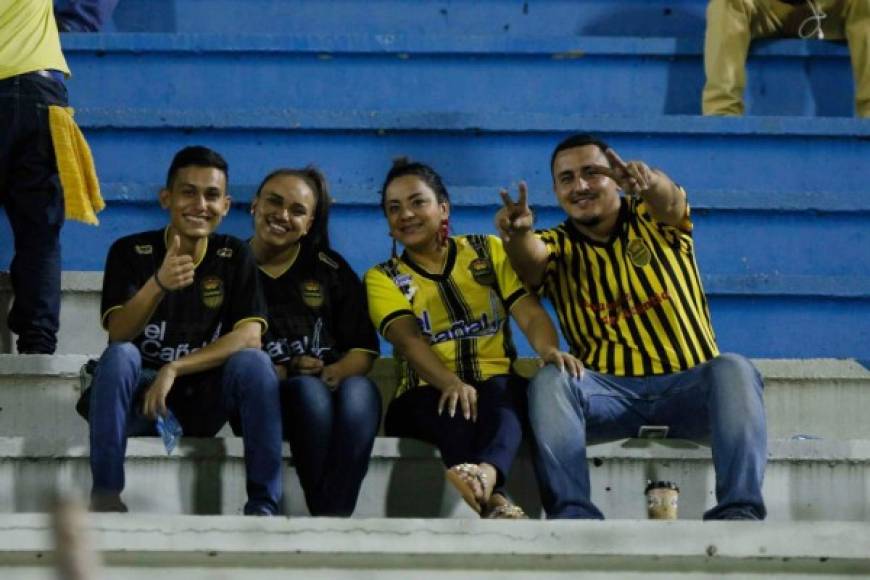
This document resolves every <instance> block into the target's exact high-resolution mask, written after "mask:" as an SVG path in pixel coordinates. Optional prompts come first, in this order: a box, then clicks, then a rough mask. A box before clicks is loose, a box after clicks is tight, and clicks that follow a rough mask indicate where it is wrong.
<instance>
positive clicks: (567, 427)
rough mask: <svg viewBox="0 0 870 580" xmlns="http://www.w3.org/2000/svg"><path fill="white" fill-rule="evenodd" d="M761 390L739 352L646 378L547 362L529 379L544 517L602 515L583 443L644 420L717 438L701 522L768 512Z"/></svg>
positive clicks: (673, 431)
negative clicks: (711, 491)
mask: <svg viewBox="0 0 870 580" xmlns="http://www.w3.org/2000/svg"><path fill="white" fill-rule="evenodd" d="M763 389H764V385H763V383H762V379H761V375H759V373H758V371H757V370H756V369H755V367H753V366H752V363H750V362H749V361H748V360H747V359H746V358H744V357H742V356H740V355H735V354H722V355H720V356H718V357H716V358H714V359H712V360H710V361H707V362H706V363H703V364H700V365H698V366H696V367H694V368H692V369H689V370H687V371H684V372H681V373H673V374H669V375H660V376H649V377H641V378H631V377H614V376H609V375H603V374H600V373H596V372H593V371H590V370H588V369H587V370H585V371H584V373H583V376H582V377H581V378H580V379H573V378H571V377H569V376H568V375H567V374H565V373H560V372H559V370H558V369H556V368H555V367H553V366H547V367H544V368H543V369H541V370H540V371H539V372H538V373H537V374H536V375H535V377H534V378H533V379H532V381H531V383H530V386H529V417H530V420H531V425H532V431H533V433H534V436H535V447H536V453H535V456H536V457H535V468H536V471H537V475H538V480H539V484H540V487H541V499H542V502H543V504H544V509H545V510H546V512H547V517H549V518H599V519H603V517H604V516H603V515H602V513H601V511H599V509H598V508H597V507H595V505H594V504H593V503H592V501H591V500H590V490H589V487H590V484H589V469H588V466H587V463H586V444H587V440H588V441H589V442H591V443H595V442H602V441H608V440H613V439H621V438H625V437H636V436H637V433H638V430H639V428H640V427H641V426H642V425H667V426H668V427H670V431H669V434H668V436H669V437H677V438H683V439H707V438H709V439H710V440H711V443H712V448H713V466H714V468H715V470H716V500H717V502H718V505H716V507H714V508H713V509H711V510H709V511H708V512H707V513H706V514H704V519H724V518H732V517H737V518H745V519H763V518H764V517H765V516H766V515H767V511H766V509H765V507H764V500H763V499H762V497H761V486H762V482H763V480H764V467H765V464H766V461H767V426H766V421H765V415H764V399H763V395H762V391H763Z"/></svg>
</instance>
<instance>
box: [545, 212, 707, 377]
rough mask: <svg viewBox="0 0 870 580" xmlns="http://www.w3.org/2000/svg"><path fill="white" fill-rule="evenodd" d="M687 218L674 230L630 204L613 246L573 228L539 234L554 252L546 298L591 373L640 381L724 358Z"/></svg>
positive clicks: (613, 237)
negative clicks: (714, 358) (717, 340)
mask: <svg viewBox="0 0 870 580" xmlns="http://www.w3.org/2000/svg"><path fill="white" fill-rule="evenodd" d="M686 211H687V214H686V218H685V220H684V221H683V223H682V224H680V226H679V227H672V226H667V225H663V224H660V223H658V222H656V221H655V220H654V219H653V218H652V216H651V215H650V213H649V209H648V208H647V206H646V204H645V202H643V201H642V200H640V199H637V198H627V197H626V198H623V199H622V205H621V207H620V210H619V218H618V221H617V223H616V226H615V228H614V230H613V234H612V235H611V238H610V239H609V240H608V241H606V242H596V241H594V240H591V239H589V238H588V237H586V236H584V235H583V234H581V233H580V232H579V231H578V230H577V229H576V228H575V227H574V226H573V225H572V224H571V223H570V220H567V221H566V222H564V223H563V224H561V225H559V226H557V227H555V228H552V229H549V230H543V231H539V232H537V234H538V236H539V237H540V238H541V239H542V240H543V241H544V243H545V244H546V245H547V249H548V251H549V259H548V263H547V267H546V273H545V277H544V280H543V284H542V286H543V287H542V291H543V293H544V295H545V296H546V297H548V298H549V299H550V300H551V301H552V303H553V305H554V307H555V310H556V313H557V314H558V317H559V324H560V326H561V328H562V334H563V335H564V336H565V338H566V340H567V341H568V343H569V344H570V347H571V350H572V352H573V354H574V355H575V356H577V357H578V358H580V359H581V360H582V361H583V364H584V365H586V366H587V367H588V368H590V369H592V370H595V371H598V372H602V373H606V374H611V375H617V376H634V377H637V376H645V375H655V374H664V373H671V372H678V371H683V370H686V369H689V368H692V367H693V366H695V365H697V364H700V363H702V362H705V361H707V360H709V359H711V358H713V357H715V356H717V355H718V354H719V351H718V347H717V346H716V339H715V336H714V333H713V326H712V324H711V322H710V311H709V308H708V306H707V298H706V296H705V295H704V289H703V287H702V285H701V278H700V276H699V274H698V267H697V264H696V263H695V249H694V241H693V239H692V222H691V220H690V219H689V215H688V208H687V210H686Z"/></svg>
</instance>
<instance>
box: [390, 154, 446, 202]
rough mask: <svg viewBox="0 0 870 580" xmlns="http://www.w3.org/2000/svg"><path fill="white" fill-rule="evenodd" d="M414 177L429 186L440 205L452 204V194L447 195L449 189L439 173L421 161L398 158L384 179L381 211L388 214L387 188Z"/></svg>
mask: <svg viewBox="0 0 870 580" xmlns="http://www.w3.org/2000/svg"><path fill="white" fill-rule="evenodd" d="M406 175H413V176H415V177H419V178H420V180H421V181H422V182H423V183H425V184H426V185H428V186H429V188H430V189H431V190H432V191H433V192H435V198H436V199H437V200H438V203H447V204H449V203H450V194H448V193H447V188H446V187H444V181H442V179H441V176H440V175H438V172H437V171H435V170H434V169H432V168H431V167H430V166H428V165H426V164H425V163H420V162H419V161H411V160H410V159H408V158H407V157H396V158H395V159H393V166H392V167H391V168H390V171H389V173H387V177H386V178H385V179H384V185H383V186H382V187H381V209H382V210H383V211H384V212H385V213H386V211H387V208H386V205H385V203H386V199H387V188H388V187H389V186H390V183H392V182H393V181H394V180H396V179H398V178H400V177H404V176H406Z"/></svg>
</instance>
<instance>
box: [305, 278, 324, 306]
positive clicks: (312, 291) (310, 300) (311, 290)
mask: <svg viewBox="0 0 870 580" xmlns="http://www.w3.org/2000/svg"><path fill="white" fill-rule="evenodd" d="M300 289H301V290H302V302H304V303H305V305H306V306H307V307H309V308H320V307H321V306H323V286H321V284H320V282H318V281H317V280H306V281H304V282H303V283H302V284H301V288H300Z"/></svg>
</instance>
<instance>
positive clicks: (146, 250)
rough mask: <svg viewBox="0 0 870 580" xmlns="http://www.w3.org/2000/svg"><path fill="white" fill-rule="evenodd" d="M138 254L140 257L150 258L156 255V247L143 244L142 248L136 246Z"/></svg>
mask: <svg viewBox="0 0 870 580" xmlns="http://www.w3.org/2000/svg"><path fill="white" fill-rule="evenodd" d="M133 249H135V250H136V253H137V254H139V255H140V256H150V255H151V254H153V253H154V247H153V246H151V244H142V245H141V246H134V248H133Z"/></svg>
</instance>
